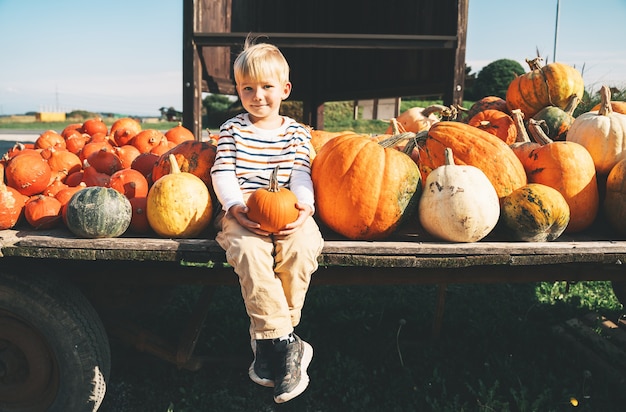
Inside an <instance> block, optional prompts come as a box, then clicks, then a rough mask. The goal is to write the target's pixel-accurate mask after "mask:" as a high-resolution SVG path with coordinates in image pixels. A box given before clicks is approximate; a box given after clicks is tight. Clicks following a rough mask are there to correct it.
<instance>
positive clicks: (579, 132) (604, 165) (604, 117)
mask: <svg viewBox="0 0 626 412" xmlns="http://www.w3.org/2000/svg"><path fill="white" fill-rule="evenodd" d="M600 98H601V107H600V110H599V111H597V112H595V111H592V112H587V113H583V114H581V115H580V116H578V117H577V118H576V119H575V120H574V122H573V123H572V126H571V127H570V129H569V131H568V133H567V140H568V141H570V142H576V143H579V144H581V145H582V146H584V147H585V148H586V149H587V150H588V151H589V153H590V154H591V157H592V158H593V162H594V164H595V166H596V171H597V173H598V175H601V176H607V175H608V174H609V172H610V171H611V169H612V168H613V166H615V164H616V163H617V162H619V161H620V160H621V159H624V158H626V151H625V149H626V114H622V113H617V112H614V111H613V109H612V107H611V89H609V87H608V86H602V87H601V88H600Z"/></svg>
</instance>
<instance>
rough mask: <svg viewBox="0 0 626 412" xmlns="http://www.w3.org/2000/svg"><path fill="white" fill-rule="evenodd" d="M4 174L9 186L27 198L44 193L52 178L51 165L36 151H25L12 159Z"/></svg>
mask: <svg viewBox="0 0 626 412" xmlns="http://www.w3.org/2000/svg"><path fill="white" fill-rule="evenodd" d="M4 173H5V177H6V180H7V185H8V186H11V187H12V188H14V189H16V190H17V191H18V192H20V193H21V194H23V195H25V196H32V195H37V194H40V193H41V192H43V190H44V189H45V188H46V187H47V186H48V184H49V183H50V180H51V177H52V169H50V165H48V162H47V161H46V159H44V158H43V157H42V156H41V153H40V152H38V151H36V150H29V151H26V150H23V151H22V152H21V153H20V154H19V155H17V156H14V157H12V158H11V160H9V162H8V164H7V166H6V169H5V172H4Z"/></svg>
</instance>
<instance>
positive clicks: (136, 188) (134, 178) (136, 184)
mask: <svg viewBox="0 0 626 412" xmlns="http://www.w3.org/2000/svg"><path fill="white" fill-rule="evenodd" d="M109 187H110V188H112V189H115V190H117V191H118V192H120V193H122V194H123V195H124V196H126V197H127V198H128V199H132V198H133V197H146V196H148V179H146V177H145V176H144V175H143V174H142V173H141V172H140V171H138V170H134V169H121V170H118V171H117V172H115V173H113V174H112V175H111V179H110V180H109Z"/></svg>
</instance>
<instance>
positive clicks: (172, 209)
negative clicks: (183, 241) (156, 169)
mask: <svg viewBox="0 0 626 412" xmlns="http://www.w3.org/2000/svg"><path fill="white" fill-rule="evenodd" d="M169 164H170V167H171V169H170V173H168V174H167V175H165V176H162V177H161V178H159V179H158V180H156V181H155V182H154V184H153V185H152V187H151V188H150V190H149V191H148V199H147V204H146V214H147V215H146V216H147V218H148V222H149V223H150V227H151V228H152V229H153V230H154V231H155V232H156V233H157V234H158V235H160V236H163V237H173V238H187V237H193V236H197V235H199V234H200V232H202V231H203V230H204V229H205V228H206V227H207V226H208V225H209V223H210V222H211V219H212V212H213V203H212V201H211V195H210V193H209V189H208V188H207V186H206V184H205V183H204V182H203V181H202V179H200V178H199V177H198V176H196V175H193V174H191V173H188V172H182V171H181V170H180V168H179V167H178V163H177V162H176V157H175V155H174V154H173V153H171V154H170V155H169Z"/></svg>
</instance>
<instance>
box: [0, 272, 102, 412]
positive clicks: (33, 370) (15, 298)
mask: <svg viewBox="0 0 626 412" xmlns="http://www.w3.org/2000/svg"><path fill="white" fill-rule="evenodd" d="M110 369H111V352H110V347H109V341H108V339H107V335H106V332H105V329H104V327H103V325H102V322H101V321H100V318H99V317H98V314H97V313H96V311H95V310H94V308H93V307H92V306H91V304H90V303H89V301H88V300H87V299H86V298H85V297H84V296H83V295H82V294H81V293H80V291H78V289H76V288H75V287H74V286H73V285H72V284H71V283H70V282H68V281H64V280H63V279H62V278H60V277H57V276H54V275H53V274H51V273H47V272H46V271H45V270H42V268H28V269H26V268H20V269H19V271H18V270H15V269H13V270H7V269H4V268H3V269H0V411H2V412H42V411H49V412H74V411H77V412H83V411H92V412H93V411H96V410H98V408H99V406H100V404H101V403H102V400H103V399H104V394H105V391H106V382H107V381H108V378H109V374H110Z"/></svg>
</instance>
